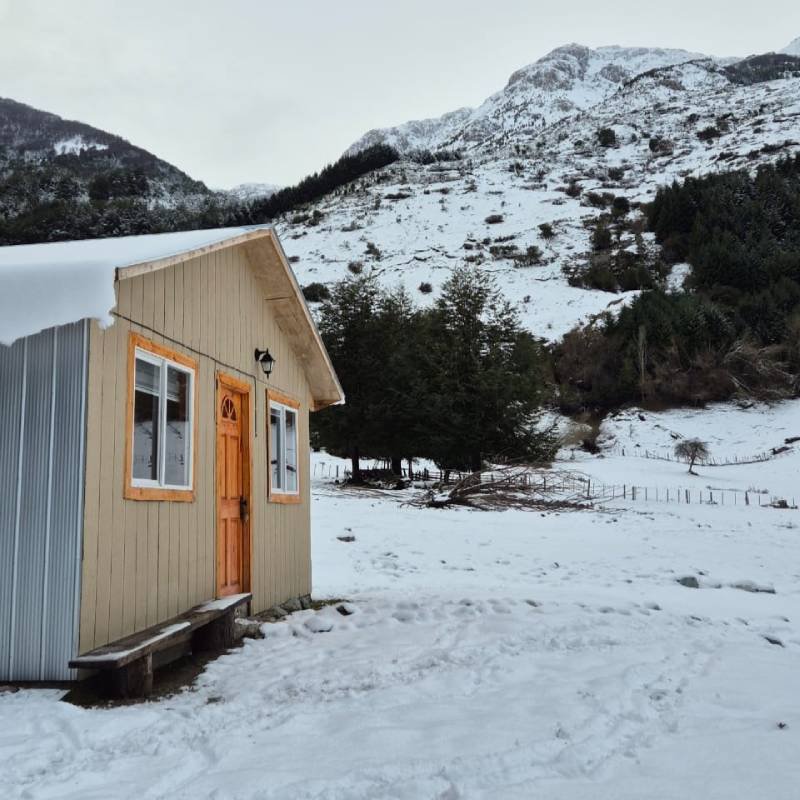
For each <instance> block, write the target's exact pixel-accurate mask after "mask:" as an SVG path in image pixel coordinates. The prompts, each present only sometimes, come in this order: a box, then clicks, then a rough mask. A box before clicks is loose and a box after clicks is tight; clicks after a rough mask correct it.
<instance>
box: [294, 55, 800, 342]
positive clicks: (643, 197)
mask: <svg viewBox="0 0 800 800" xmlns="http://www.w3.org/2000/svg"><path fill="white" fill-rule="evenodd" d="M555 53H556V54H560V55H559V56H558V58H556V59H555V60H553V58H552V56H553V54H551V56H548V57H547V59H544V60H543V61H542V62H537V65H533V67H532V68H526V69H525V70H521V71H520V72H519V73H517V74H516V75H517V77H515V78H513V79H512V81H511V83H510V88H509V87H507V89H506V90H504V92H501V93H500V95H495V96H494V98H490V100H489V101H487V104H488V105H487V104H484V106H482V107H481V108H483V109H484V110H486V109H488V108H491V109H493V111H492V113H491V114H489V113H488V112H487V113H486V114H484V115H483V116H482V117H480V118H481V119H492V120H494V122H492V124H491V125H486V126H483V127H482V128H481V132H480V136H478V135H477V134H476V138H474V139H472V138H469V137H467V134H466V133H464V134H463V135H462V134H459V136H460V137H461V138H460V140H459V142H460V143H464V142H467V140H468V139H469V141H468V145H469V146H468V147H464V148H462V149H463V152H462V156H463V157H462V158H461V159H460V160H442V161H438V162H435V163H431V164H423V163H419V159H416V160H415V159H414V158H413V157H411V156H406V157H405V158H403V159H402V160H401V161H399V162H398V163H396V164H393V165H392V166H390V167H387V168H385V169H384V170H382V171H380V172H378V173H374V174H372V175H370V176H367V178H365V179H363V180H361V181H359V182H357V183H356V184H355V185H354V186H351V187H347V188H346V189H345V190H342V191H339V192H337V193H335V194H333V195H330V196H328V197H326V198H325V199H324V200H322V201H321V202H320V203H318V204H316V206H315V207H314V210H315V211H318V212H319V214H321V215H322V216H321V217H320V216H319V215H313V216H311V215H309V214H300V215H290V216H289V217H288V218H286V219H284V220H283V221H282V222H281V223H280V224H279V230H280V233H281V236H282V239H283V242H284V245H285V248H286V250H287V252H288V253H289V255H290V256H292V258H293V261H294V262H295V263H294V268H295V270H296V272H297V274H298V277H299V279H300V281H301V282H302V283H303V284H307V283H310V282H312V281H321V282H330V281H333V280H336V279H339V278H341V277H343V276H344V275H346V274H347V269H348V265H350V264H354V263H355V264H356V265H359V264H360V265H361V266H362V268H363V269H364V270H366V271H369V270H375V271H376V272H378V273H379V274H380V276H381V279H382V280H383V281H384V282H386V283H387V284H389V285H392V284H396V283H398V282H403V283H404V284H405V285H406V286H407V287H408V288H409V289H411V290H414V291H415V290H416V289H417V287H418V286H420V285H421V284H423V283H430V284H432V287H433V293H432V294H422V293H420V294H419V295H418V298H419V301H420V302H421V303H425V302H429V301H430V298H431V297H433V296H435V293H436V291H437V289H438V288H439V286H440V285H441V283H442V282H443V281H444V280H445V279H446V277H447V276H448V274H449V272H450V270H451V269H452V268H453V266H454V265H457V264H461V263H464V262H470V263H476V264H481V267H482V269H486V270H488V271H491V272H493V273H495V274H496V275H497V276H498V279H499V281H500V285H501V287H502V288H503V290H504V292H505V293H506V295H507V296H508V297H509V299H511V300H512V301H514V302H517V303H518V304H519V305H520V308H521V310H522V314H523V319H524V321H525V323H526V324H527V325H528V326H529V327H530V329H531V330H533V331H534V332H535V333H537V334H539V335H541V336H544V337H546V338H547V339H550V340H554V339H558V338H560V337H561V336H563V334H564V333H566V332H567V331H568V330H569V329H570V328H572V327H573V326H574V325H576V324H578V323H580V322H585V321H587V320H588V319H590V318H591V317H592V316H593V315H596V314H598V313H600V312H603V311H605V310H614V309H616V308H619V307H620V303H624V302H626V301H627V300H628V299H629V298H630V297H633V296H634V294H635V293H627V294H622V295H614V294H609V293H606V292H600V291H591V290H585V289H582V288H576V287H572V286H570V285H569V284H568V282H567V277H566V275H565V270H567V271H569V270H570V269H574V268H576V267H580V266H581V265H583V264H585V263H586V261H587V254H588V251H589V250H590V231H589V230H587V225H588V224H590V223H591V222H592V220H594V219H595V218H596V217H597V216H598V215H599V214H600V213H601V209H599V208H597V207H596V205H595V204H594V203H593V196H594V197H596V195H598V194H601V193H609V194H612V195H614V196H619V195H622V196H625V197H627V198H629V200H630V201H631V202H632V203H634V204H635V203H639V202H644V201H648V200H650V199H652V197H653V196H654V194H655V192H656V190H657V188H658V187H659V186H660V185H663V184H665V183H668V182H671V181H672V180H674V179H681V178H684V177H686V176H687V175H702V174H705V173H708V172H713V171H718V170H729V169H738V168H745V169H753V168H755V167H756V166H757V165H758V164H761V163H764V162H766V161H771V160H775V159H776V158H779V157H780V156H783V155H790V154H792V153H796V152H800V134H799V133H798V120H800V77H792V78H782V79H779V80H774V81H770V82H764V83H754V84H752V85H741V84H738V83H733V82H732V81H731V79H730V77H729V75H728V74H727V73H726V72H725V70H724V69H723V68H721V67H720V66H719V64H718V63H717V62H715V61H714V60H711V59H702V58H701V59H693V54H689V53H682V51H660V50H658V51H650V50H647V51H645V50H641V51H639V50H633V51H630V50H626V51H623V50H621V49H620V48H603V49H601V50H599V51H587V49H586V48H579V47H577V46H569V47H567V48H561V49H559V50H557V51H555ZM597 54H600V55H597ZM584 56H585V58H584ZM623 56H624V57H623ZM686 58H690V59H692V60H689V61H686V60H685V59H686ZM614 59H616V60H614ZM665 61H666V62H669V63H671V64H672V65H671V66H665V67H663V66H660V64H661V63H663V62H665ZM676 61H681V63H673V62H676ZM654 62H655V64H656V67H657V68H655V69H653V68H652V65H653V63H654ZM621 64H625V65H627V66H626V68H625V75H624V76H622V75H621V73H620V77H619V78H618V80H616V82H615V81H612V80H611V78H609V77H608V76H609V74H610V73H611V72H614V74H617V72H618V71H617V70H616V67H620V69H621V66H620V65H621ZM543 65H546V66H543ZM611 65H613V66H615V70H611V69H610V66H611ZM562 68H563V69H562ZM643 68H646V71H645V72H644V73H640V74H638V75H636V76H633V77H632V73H634V72H635V70H637V69H643ZM581 70H582V72H581ZM576 73H577V74H582V75H583V78H581V80H580V81H577V82H576V80H575V79H574V78H573V79H570V80H571V81H572V82H569V86H568V87H567V86H566V84H565V88H564V89H563V90H562V89H559V90H558V91H555V90H554V91H549V90H548V91H549V94H548V95H547V96H548V97H549V98H550V100H548V101H547V103H544V101H542V103H544V104H543V105H541V104H538V105H537V104H534V105H532V106H530V105H527V104H526V102H527V101H526V102H523V101H522V100H520V104H519V106H514V103H515V102H516V100H513V98H515V97H517V96H518V93H519V92H522V91H523V89H522V88H520V87H526V88H525V91H526V92H528V91H531V92H542V91H544V90H543V89H542V88H541V85H540V84H542V83H543V82H544V77H543V76H545V75H550V78H551V84H552V85H553V86H560V85H561V83H560V82H561V81H562V79H564V75H565V74H569V75H574V74H576ZM564 80H566V79H564ZM576 87H579V88H576ZM587 87H589V88H587ZM591 87H594V88H591ZM509 91H510V92H511V94H510V95H509V97H506V95H505V93H506V92H509ZM501 95H502V96H503V97H506V100H507V103H506V100H503V101H502V103H501V102H500V101H499V100H497V98H498V97H500V96H501ZM521 96H522V95H519V97H521ZM526 96H527V95H526ZM567 96H569V97H571V98H572V100H571V101H570V102H569V103H566V101H565V103H566V104H565V105H564V106H563V113H562V112H558V113H556V112H554V111H553V110H552V109H553V108H555V105H557V103H556V99H555V98H557V97H562V99H563V97H567ZM537 97H538V95H537ZM509 98H511V99H509ZM529 99H530V98H529ZM531 102H532V101H531ZM535 102H536V103H539V101H538V100H537V101H535ZM503 104H505V105H503ZM554 104H555V105H554ZM501 107H502V108H506V110H508V109H512V110H508V113H507V114H506V113H505V112H502V113H501V112H500V111H498V112H497V114H495V113H494V111H497V110H498V109H500V108H501ZM512 107H513V108H512ZM514 109H515V110H514ZM542 109H544V110H542ZM548 109H549V110H548ZM459 113H460V112H459ZM470 113H472V114H477V112H470ZM477 119H478V117H474V118H473V122H474V125H473V123H469V124H468V125H467V127H463V126H464V124H465V123H464V121H463V119H462V120H461V121H457V120H456V118H455V117H452V118H449V121H448V122H447V123H446V124H447V125H451V124H452V125H456V126H457V125H461V126H462V128H461V130H463V131H467V130H470V131H473V132H475V131H477V130H478V128H477V127H475V126H476V125H478V123H477V122H476V121H475V120H477ZM495 123H497V124H495ZM501 123H502V124H501ZM545 123H546V124H545ZM470 126H472V127H470ZM603 128H610V129H612V130H613V131H614V134H615V140H616V141H615V143H614V144H613V146H602V145H601V143H600V141H599V138H598V132H599V131H600V130H601V129H603ZM425 136H428V134H425ZM437 136H438V134H437ZM470 136H471V134H470ZM465 137H466V138H465ZM423 138H424V137H423ZM387 141H392V142H393V143H395V144H400V145H401V146H402V147H404V148H410V149H414V148H417V147H421V146H423V145H424V146H433V145H435V144H437V143H439V142H440V141H441V142H442V143H445V142H444V140H443V139H442V140H440V139H436V138H435V137H434V138H430V139H426V140H425V141H423V139H422V138H419V137H416V138H414V139H413V142H412V141H411V139H409V140H408V141H407V142H405V143H404V142H399V141H397V140H393V139H388V140H387ZM448 141H449V140H448ZM362 143H363V140H362ZM452 143H453V142H451V144H452ZM590 193H594V195H592V194H590ZM636 214H637V212H636V211H635V210H634V211H633V212H632V218H635V216H636ZM543 223H547V224H549V225H551V226H552V228H553V230H554V232H555V236H554V237H552V238H544V236H543V233H542V231H540V229H539V226H540V225H541V224H543ZM532 246H534V247H537V248H539V249H540V250H541V251H542V256H541V258H540V259H539V260H538V263H537V264H535V265H530V266H524V264H526V258H525V256H526V253H527V252H528V248H529V247H532ZM620 247H622V248H628V249H630V250H632V251H634V252H638V253H639V254H640V255H642V256H643V257H653V256H654V255H655V254H656V250H655V244H654V241H653V239H652V237H651V236H650V235H649V234H647V233H643V234H642V233H640V234H639V235H635V234H634V233H631V234H630V235H628V236H627V237H626V238H625V239H624V240H623V241H622V242H621V243H620ZM353 268H355V269H358V266H355V267H353ZM675 283H677V281H674V282H673V284H672V285H675ZM425 288H427V287H425Z"/></svg>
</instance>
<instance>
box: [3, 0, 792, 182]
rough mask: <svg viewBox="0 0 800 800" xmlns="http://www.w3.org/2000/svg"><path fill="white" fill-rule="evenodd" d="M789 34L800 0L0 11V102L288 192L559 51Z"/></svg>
mask: <svg viewBox="0 0 800 800" xmlns="http://www.w3.org/2000/svg"><path fill="white" fill-rule="evenodd" d="M797 36H800V3H798V2H797V0H785V1H784V0H781V2H761V3H757V4H754V3H752V2H750V0H747V2H745V1H743V0H724V1H717V0H710V1H709V0H670V2H668V3H658V4H644V3H642V2H641V0H622V2H612V0H608V2H598V1H597V0H567V1H566V2H564V0H547V2H530V1H529V2H524V0H491V1H490V0H424V1H423V0H407V1H406V2H403V3H391V4H389V3H382V2H379V1H378V0H333V1H329V2H322V0H293V1H292V0H290V1H289V2H286V1H285V0H284V2H280V3H278V2H273V1H272V0H262V2H257V0H227V2H225V3H223V2H221V1H220V0H214V1H210V0H158V2H154V1H153V0H72V1H69V0H49V2H47V1H46V0H0V96H4V97H11V98H13V99H15V100H20V101H22V102H26V103H29V104H31V105H34V106H37V107H39V108H43V109H46V110H48V111H52V112H55V113H57V114H60V115H61V116H64V117H67V118H70V119H79V120H81V121H83V122H87V123H89V124H91V125H95V126H97V127H99V128H103V129H105V130H108V131H110V132H112V133H117V134H119V135H121V136H124V137H125V138H127V139H129V140H131V141H132V142H134V143H135V144H138V145H140V146H142V147H145V148H146V149H148V150H150V151H152V152H153V153H155V154H156V155H158V156H160V157H162V158H164V159H166V160H167V161H170V162H171V163H173V164H175V165H177V166H178V167H180V168H182V169H184V170H186V171H187V172H188V173H189V174H190V175H192V176H193V177H195V178H199V179H201V180H204V181H206V183H208V184H209V185H210V186H219V187H227V186H231V185H233V184H235V183H240V182H243V181H268V182H275V183H284V184H285V183H291V182H293V181H295V180H297V179H299V178H300V177H302V176H303V175H305V174H307V173H308V172H311V171H314V170H316V169H318V168H319V167H320V166H322V165H323V164H325V163H327V162H329V161H331V160H333V159H335V158H336V157H338V155H340V154H341V152H342V150H344V149H345V148H346V147H347V146H348V145H349V144H350V143H351V142H353V141H354V140H355V139H357V138H358V137H359V136H360V135H361V134H362V133H364V132H366V131H367V130H368V129H370V128H374V127H384V126H387V125H393V124H397V123H400V122H404V121H406V120H408V119H419V118H423V117H429V116H438V115H440V114H442V113H444V112H445V111H450V110H452V109H455V108H458V107H460V106H464V105H477V104H478V103H480V102H481V101H482V100H483V99H484V98H486V97H487V96H488V95H490V94H491V93H493V92H495V91H497V90H498V89H500V88H502V86H503V85H504V84H505V82H506V80H507V78H508V76H509V75H510V74H511V73H512V72H513V71H514V70H516V69H518V68H519V67H521V66H523V65H525V64H528V63H530V62H532V61H535V60H536V59H537V58H539V57H540V56H542V55H544V54H545V53H546V52H548V51H549V50H551V49H553V48H554V47H557V46H558V45H561V44H565V43H567V42H572V41H575V42H580V43H582V44H586V45H589V46H599V45H604V44H621V45H642V46H664V47H683V48H686V49H688V50H696V51H699V52H704V53H709V54H714V55H747V54H749V53H756V52H764V51H766V50H777V49H780V48H782V47H784V46H785V45H786V44H788V43H789V41H790V40H792V39H794V38H795V37H797Z"/></svg>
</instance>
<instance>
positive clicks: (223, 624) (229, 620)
mask: <svg viewBox="0 0 800 800" xmlns="http://www.w3.org/2000/svg"><path fill="white" fill-rule="evenodd" d="M234 635H235V623H234V611H233V609H231V610H230V611H228V612H226V613H225V614H223V615H222V616H221V617H217V619H215V620H214V621H213V622H209V623H208V624H207V625H204V626H203V627H202V628H198V629H197V630H196V631H195V632H194V635H193V636H192V650H197V651H200V650H227V649H228V648H229V647H233V644H234Z"/></svg>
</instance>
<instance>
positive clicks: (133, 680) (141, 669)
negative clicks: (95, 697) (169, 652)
mask: <svg viewBox="0 0 800 800" xmlns="http://www.w3.org/2000/svg"><path fill="white" fill-rule="evenodd" d="M110 678H111V690H112V692H113V694H114V696H115V697H123V698H124V697H147V695H149V694H150V692H151V691H152V690H153V656H152V655H151V654H150V653H148V654H147V655H146V656H143V657H142V658H138V659H136V661H131V663H130V664H126V665H125V666H124V667H120V668H119V669H115V670H112V672H111V675H110Z"/></svg>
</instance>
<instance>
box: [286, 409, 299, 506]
mask: <svg viewBox="0 0 800 800" xmlns="http://www.w3.org/2000/svg"><path fill="white" fill-rule="evenodd" d="M284 414H285V415H286V491H287V492H296V491H297V412H296V411H290V410H289V409H288V408H287V409H286V410H285V411H284Z"/></svg>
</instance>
